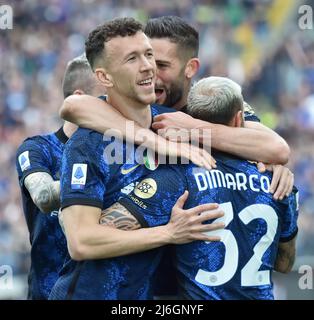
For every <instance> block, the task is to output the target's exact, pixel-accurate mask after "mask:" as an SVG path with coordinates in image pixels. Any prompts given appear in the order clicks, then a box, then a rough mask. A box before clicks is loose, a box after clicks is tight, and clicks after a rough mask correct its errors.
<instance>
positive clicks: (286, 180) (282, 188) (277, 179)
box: [257, 162, 294, 200]
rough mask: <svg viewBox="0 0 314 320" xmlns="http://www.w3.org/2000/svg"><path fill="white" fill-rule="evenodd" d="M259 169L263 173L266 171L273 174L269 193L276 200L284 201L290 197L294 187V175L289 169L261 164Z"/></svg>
mask: <svg viewBox="0 0 314 320" xmlns="http://www.w3.org/2000/svg"><path fill="white" fill-rule="evenodd" d="M257 168H258V170H259V172H261V173H263V172H265V171H266V170H268V171H272V172H273V178H272V180H271V185H270V190H269V191H270V193H272V194H273V197H274V199H275V200H278V199H279V200H282V199H283V198H284V197H288V196H289V194H290V193H291V192H292V188H293V185H294V175H293V173H292V172H291V171H290V170H289V169H288V168H287V167H285V166H282V165H273V164H264V163H262V162H259V163H258V164H257Z"/></svg>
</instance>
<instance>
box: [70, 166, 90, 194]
mask: <svg viewBox="0 0 314 320" xmlns="http://www.w3.org/2000/svg"><path fill="white" fill-rule="evenodd" d="M86 177H87V164H85V163H74V164H73V168H72V178H71V188H72V189H74V190H77V189H79V190H82V189H84V188H85V184H86Z"/></svg>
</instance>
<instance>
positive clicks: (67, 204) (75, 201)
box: [61, 198, 103, 210]
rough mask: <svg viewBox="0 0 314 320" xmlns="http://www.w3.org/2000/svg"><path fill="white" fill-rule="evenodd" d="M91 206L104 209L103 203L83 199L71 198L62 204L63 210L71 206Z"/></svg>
mask: <svg viewBox="0 0 314 320" xmlns="http://www.w3.org/2000/svg"><path fill="white" fill-rule="evenodd" d="M80 205H81V206H91V207H97V208H100V209H102V208H103V202H102V201H99V200H95V199H82V198H71V199H65V200H63V201H62V202H61V210H63V209H65V208H66V207H70V206H80Z"/></svg>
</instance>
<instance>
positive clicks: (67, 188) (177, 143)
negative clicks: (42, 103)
mask: <svg viewBox="0 0 314 320" xmlns="http://www.w3.org/2000/svg"><path fill="white" fill-rule="evenodd" d="M198 46H199V35H198V32H197V31H196V30H195V29H194V28H193V27H191V26H190V25H189V24H187V23H186V22H185V21H184V20H183V19H181V18H179V17H175V16H164V17H160V18H155V19H150V20H148V22H147V24H146V25H145V26H143V25H142V24H141V23H139V22H138V21H136V20H135V19H133V18H117V19H114V20H111V21H108V22H105V23H104V24H103V25H101V26H99V27H97V28H96V29H94V30H93V31H91V32H90V34H89V36H88V38H87V39H86V43H85V54H84V55H82V56H79V57H77V58H75V59H73V60H71V61H70V62H69V63H68V66H67V68H66V71H65V74H64V80H63V93H64V98H65V100H64V102H63V105H62V107H61V109H60V116H61V118H63V119H64V120H65V122H64V124H63V125H62V127H61V128H60V129H59V130H58V131H57V132H55V133H51V134H47V135H40V136H35V137H31V138H27V139H26V140H25V141H24V142H23V143H22V145H21V146H20V147H19V149H18V151H17V157H16V167H17V171H18V175H19V182H20V187H21V193H22V200H23V209H24V213H25V218H26V222H27V226H28V229H29V232H30V241H31V246H32V247H31V269H30V274H29V293H28V298H29V299H42V300H45V299H50V300H68V299H69V300H148V299H160V298H163V299H166V298H169V297H171V298H172V299H173V298H175V299H189V300H192V299H193V300H194V299H195V300H199V299H202V300H222V299H223V300H225V299H274V295H273V283H272V280H271V279H272V271H273V270H276V271H279V272H284V273H286V272H289V271H290V270H291V269H292V266H293V262H294V258H295V240H296V235H297V232H298V227H297V218H298V207H299V205H298V191H297V188H296V187H295V186H294V178H293V174H292V173H291V171H290V170H289V169H288V168H287V167H285V165H286V163H287V162H288V160H289V154H290V149H289V146H288V145H287V143H286V142H285V141H284V139H283V138H282V137H280V136H279V135H278V134H277V133H275V132H274V131H272V130H271V129H269V128H267V127H265V126H264V125H263V124H261V123H260V120H259V118H258V117H257V116H256V115H255V112H254V110H253V108H251V107H250V106H249V105H248V104H247V103H246V102H245V101H244V99H243V96H242V90H241V86H240V85H239V84H237V83H236V82H234V81H232V80H231V79H228V78H225V77H214V76H209V77H207V78H203V79H201V80H199V81H198V82H196V83H194V84H193V85H192V79H193V77H194V76H196V75H197V72H198V70H199V68H200V63H201V62H200V60H199V59H198ZM130 123H132V130H130V125H129V124H130ZM196 131H197V134H196V135H195V132H196ZM195 137H197V138H195ZM113 159H114V160H113Z"/></svg>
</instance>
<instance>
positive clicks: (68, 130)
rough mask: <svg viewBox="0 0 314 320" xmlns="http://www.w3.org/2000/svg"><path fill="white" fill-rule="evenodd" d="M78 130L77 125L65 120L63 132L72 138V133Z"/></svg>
mask: <svg viewBox="0 0 314 320" xmlns="http://www.w3.org/2000/svg"><path fill="white" fill-rule="evenodd" d="M76 130H77V125H76V124H74V123H71V122H68V121H64V124H63V132H64V134H65V135H66V136H67V137H68V138H71V136H72V134H73V133H74V132H75V131H76Z"/></svg>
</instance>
